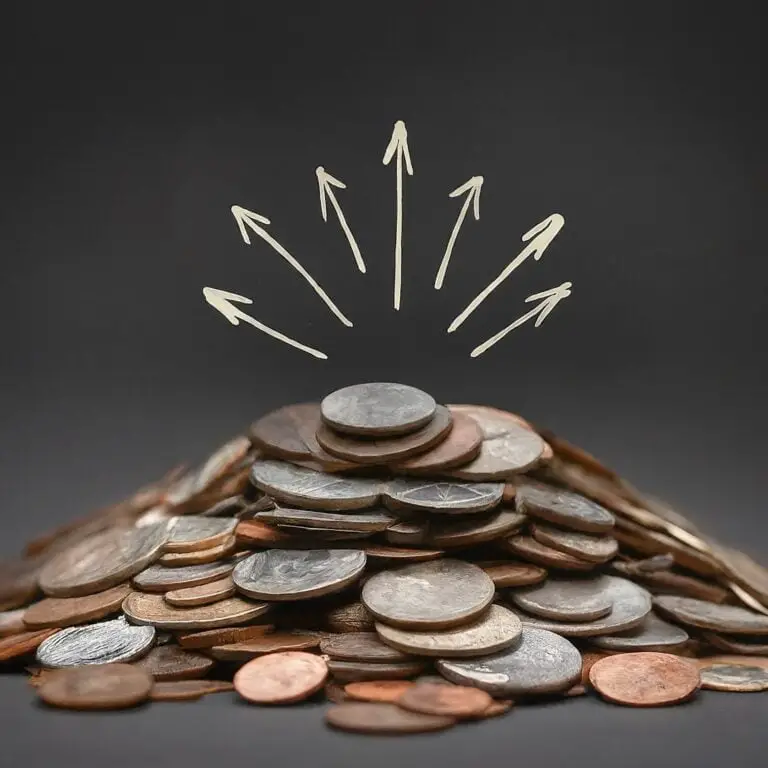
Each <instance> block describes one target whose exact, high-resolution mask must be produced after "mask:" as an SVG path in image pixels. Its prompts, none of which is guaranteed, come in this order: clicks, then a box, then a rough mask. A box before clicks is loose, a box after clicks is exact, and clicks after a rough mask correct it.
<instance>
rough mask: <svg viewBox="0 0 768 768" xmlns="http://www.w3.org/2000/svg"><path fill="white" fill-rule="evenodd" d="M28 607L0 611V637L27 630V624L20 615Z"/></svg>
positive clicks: (22, 614)
mask: <svg viewBox="0 0 768 768" xmlns="http://www.w3.org/2000/svg"><path fill="white" fill-rule="evenodd" d="M28 610H29V608H16V609H15V610H13V611H0V637H9V636H10V635H20V634H21V633H22V632H26V631H27V625H26V624H25V623H24V622H23V621H22V616H24V614H25V613H26V612H27V611H28Z"/></svg>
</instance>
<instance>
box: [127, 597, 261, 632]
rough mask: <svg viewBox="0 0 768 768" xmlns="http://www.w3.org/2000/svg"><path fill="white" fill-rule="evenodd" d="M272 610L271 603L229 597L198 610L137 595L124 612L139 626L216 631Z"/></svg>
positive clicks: (199, 607) (129, 600) (160, 599)
mask: <svg viewBox="0 0 768 768" xmlns="http://www.w3.org/2000/svg"><path fill="white" fill-rule="evenodd" d="M268 610H269V605H268V604H267V603H256V602H252V601H249V600H242V599H241V598H239V597H228V598H227V599H226V600H220V601H219V602H218V603H213V604H212V605H201V606H198V607H197V608H176V607H175V606H173V605H170V604H169V603H167V602H166V601H165V599H164V598H163V596H162V595H152V594H144V593H142V592H133V593H131V594H130V595H128V597H126V598H125V602H124V603H123V611H124V612H125V615H126V616H127V617H128V618H129V619H130V620H131V621H132V622H134V623H135V624H148V625H151V626H153V627H156V628H157V629H179V630H191V629H216V628H217V627H228V626H230V625H232V624H245V622H247V621H251V619H256V618H258V617H259V616H263V615H264V614H265V613H266V612H267V611H268Z"/></svg>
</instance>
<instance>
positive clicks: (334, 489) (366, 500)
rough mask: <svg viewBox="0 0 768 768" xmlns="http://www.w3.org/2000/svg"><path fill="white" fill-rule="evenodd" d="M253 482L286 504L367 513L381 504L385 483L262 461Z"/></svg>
mask: <svg viewBox="0 0 768 768" xmlns="http://www.w3.org/2000/svg"><path fill="white" fill-rule="evenodd" d="M251 482H252V483H253V484H254V485H255V486H256V487H257V488H260V489H261V490H262V491H264V492H265V493H268V494H269V495H270V496H273V497H274V498H275V499H277V500H278V501H282V502H284V503H286V504H299V505H300V506H302V507H307V508H308V509H325V510H330V511H341V510H345V509H365V508H366V507H372V506H374V505H375V504H376V502H377V501H378V500H379V495H380V493H381V483H380V482H379V481H378V480H374V479H372V478H365V477H341V476H339V475H331V474H328V473H326V472H318V471H317V470H314V469H308V468H307V467H299V466H297V465H296V464H289V463H288V462H285V461H278V460H277V459H259V460H258V461H256V462H254V464H253V467H252V469H251Z"/></svg>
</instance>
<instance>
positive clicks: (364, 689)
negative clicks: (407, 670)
mask: <svg viewBox="0 0 768 768" xmlns="http://www.w3.org/2000/svg"><path fill="white" fill-rule="evenodd" d="M413 685H414V683H413V682H411V681H410V680H361V681H359V682H357V683H347V684H346V685H345V686H344V693H345V694H346V695H347V697H348V698H349V699H354V700H355V701H377V702H384V703H395V702H396V701H397V700H398V699H399V698H400V697H401V696H402V695H403V693H405V691H407V690H408V689H409V688H410V687H411V686H413ZM337 703H340V702H337Z"/></svg>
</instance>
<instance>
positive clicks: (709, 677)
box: [699, 664, 768, 692]
mask: <svg viewBox="0 0 768 768" xmlns="http://www.w3.org/2000/svg"><path fill="white" fill-rule="evenodd" d="M699 671H700V673H701V687H702V688H709V689H710V690H712V691H738V692H748V691H768V669H765V667H752V666H749V665H747V664H743V665H742V664H709V665H706V666H700V667H699Z"/></svg>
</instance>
